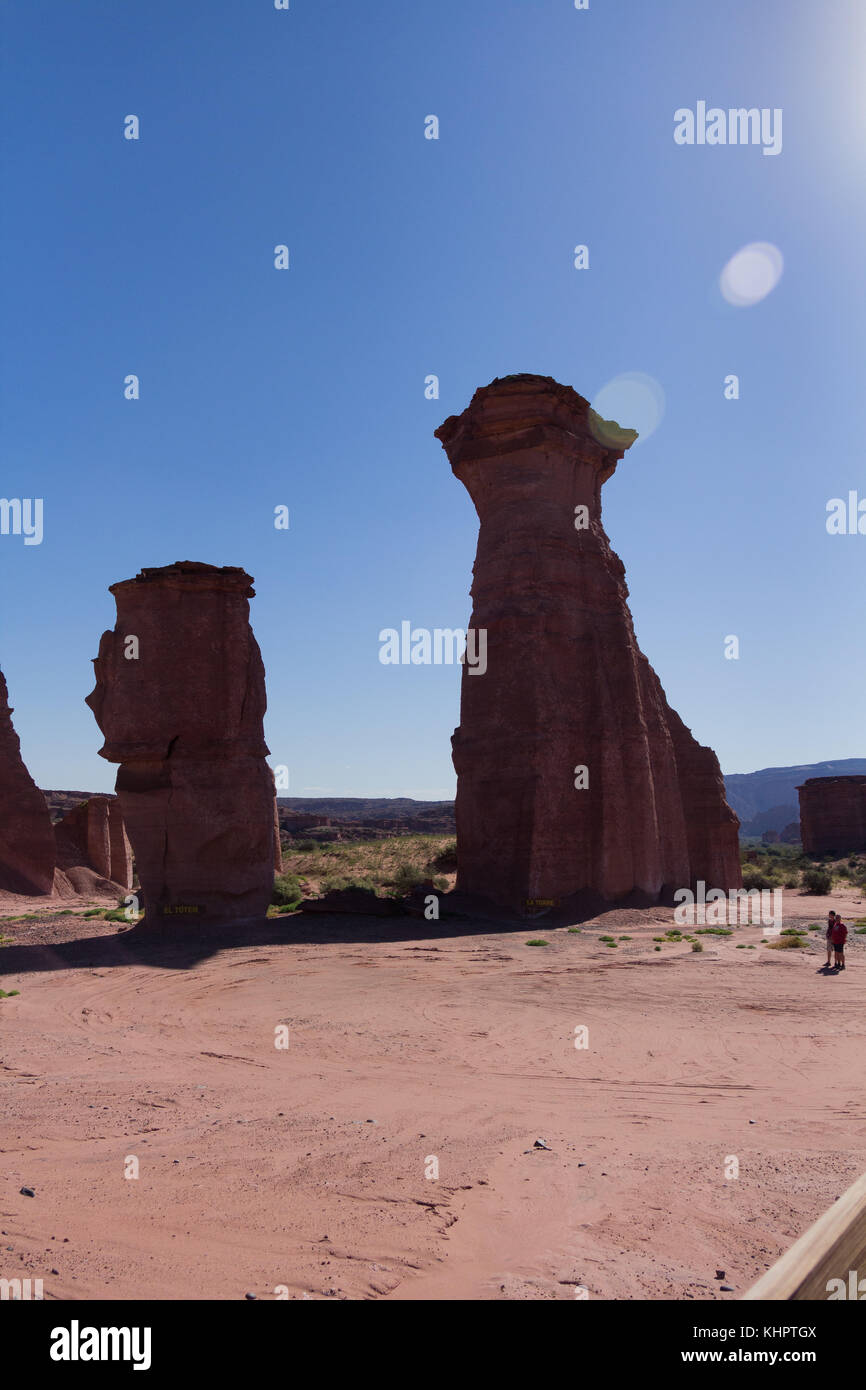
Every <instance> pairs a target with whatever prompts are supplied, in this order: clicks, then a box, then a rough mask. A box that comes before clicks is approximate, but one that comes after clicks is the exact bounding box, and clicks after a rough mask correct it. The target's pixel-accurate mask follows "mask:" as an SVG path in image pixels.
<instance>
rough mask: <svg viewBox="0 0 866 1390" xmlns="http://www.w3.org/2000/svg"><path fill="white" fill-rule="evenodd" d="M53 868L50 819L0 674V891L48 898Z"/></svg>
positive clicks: (52, 835) (51, 885) (52, 878)
mask: <svg viewBox="0 0 866 1390" xmlns="http://www.w3.org/2000/svg"><path fill="white" fill-rule="evenodd" d="M54 862H55V861H54V833H53V831H52V829H51V817H50V815H49V813H48V807H47V806H46V804H45V797H44V796H43V795H42V793H41V791H40V790H39V788H38V787H37V785H36V783H35V782H34V781H33V778H32V777H31V776H30V773H29V772H28V771H27V768H26V767H25V766H24V762H23V760H22V758H21V743H20V740H19V738H18V735H17V734H16V732H15V729H14V728H13V726H12V710H11V708H10V706H9V693H8V691H7V689H6V681H5V680H4V678H3V674H2V672H0V890H3V891H4V892H7V893H28V894H38V893H50V892H51V890H52V888H53V886H54Z"/></svg>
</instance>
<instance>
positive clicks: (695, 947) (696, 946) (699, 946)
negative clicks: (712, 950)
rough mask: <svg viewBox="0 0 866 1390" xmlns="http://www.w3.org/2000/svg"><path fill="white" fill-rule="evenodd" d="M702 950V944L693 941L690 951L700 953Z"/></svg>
mask: <svg viewBox="0 0 866 1390" xmlns="http://www.w3.org/2000/svg"><path fill="white" fill-rule="evenodd" d="M703 949H704V943H703V942H702V941H693V942H692V950H693V951H702V950H703Z"/></svg>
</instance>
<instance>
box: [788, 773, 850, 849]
mask: <svg viewBox="0 0 866 1390" xmlns="http://www.w3.org/2000/svg"><path fill="white" fill-rule="evenodd" d="M797 791H798V792H799V794H800V835H801V839H802V843H803V850H804V851H805V853H806V854H847V853H848V851H849V850H854V851H856V852H862V851H864V850H866V776H857V777H809V778H807V780H806V781H805V782H804V783H803V785H802V786H801V787H798V788H797Z"/></svg>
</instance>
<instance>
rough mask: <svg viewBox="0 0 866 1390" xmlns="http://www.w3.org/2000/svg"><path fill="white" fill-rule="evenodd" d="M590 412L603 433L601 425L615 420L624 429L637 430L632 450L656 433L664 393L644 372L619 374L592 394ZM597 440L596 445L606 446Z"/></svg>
mask: <svg viewBox="0 0 866 1390" xmlns="http://www.w3.org/2000/svg"><path fill="white" fill-rule="evenodd" d="M592 408H593V410H594V411H596V413H597V414H598V415H600V416H601V422H600V426H599V428H600V429H601V430H602V432H603V430H604V422H605V421H611V420H615V421H616V422H617V424H618V425H620V426H623V427H624V428H626V429H631V430H637V432H638V438H637V439H636V440H635V442H634V445H633V446H632V447H633V448H637V445H638V444H642V443H643V442H644V441H645V440H647V439H649V437H650V435H651V434H653V433H654V431H655V430H656V429H658V426H659V424H660V423H661V418H662V416H663V415H664V413H665V393H664V391H663V390H662V388H661V386H660V385H659V383H658V382H657V381H656V379H655V377H652V376H647V374H646V373H645V372H623V374H622V375H621V376H615V377H614V378H613V381H609V382H608V383H607V385H606V386H602V388H601V390H600V391H598V392H597V393H596V395H595V396H594V398H593V401H592ZM606 442H608V441H606V440H605V439H601V440H600V443H606Z"/></svg>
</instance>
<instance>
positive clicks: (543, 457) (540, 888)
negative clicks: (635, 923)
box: [436, 375, 741, 909]
mask: <svg viewBox="0 0 866 1390" xmlns="http://www.w3.org/2000/svg"><path fill="white" fill-rule="evenodd" d="M436 435H437V438H438V439H439V440H440V441H441V442H442V444H443V446H444V448H445V450H446V452H447V454H448V458H449V461H450V463H451V466H452V468H453V470H454V473H455V474H456V476H457V477H458V478H459V479H460V481H461V482H462V483H463V484H464V485H465V486H466V488H467V489H468V491H469V494H470V496H471V498H472V501H473V502H474V504H475V508H476V511H477V512H478V517H479V520H480V523H481V525H480V531H479V536H478V551H477V555H476V559H475V569H474V580H473V585H472V600H473V611H472V619H471V627H472V628H473V629H474V630H476V632H477V631H480V630H484V631H486V634H487V668H486V671H485V672H484V674H481V671H480V669H479V671H478V672H476V673H473V672H472V670H471V668H470V666H469V665H468V664H466V665H464V669H463V677H462V690H461V707H460V727H459V728H458V729H457V730H456V732H455V734H454V738H453V740H452V744H453V757H454V766H455V768H456V771H457V807H456V815H457V857H458V880H457V883H458V887H459V888H460V889H462V890H464V891H466V892H469V893H474V894H478V895H481V896H483V897H485V898H488V899H491V900H492V901H494V902H498V903H500V904H503V905H506V906H509V907H512V908H517V909H520V908H522V907H524V906H525V905H526V904H527V903H529V902H531V901H532V900H537V899H549V898H552V899H555V900H559V901H561V900H563V899H568V898H572V897H576V896H577V895H587V894H589V895H592V897H593V898H599V897H600V898H602V899H604V900H606V901H616V900H618V899H622V898H626V897H629V896H632V895H635V900H641V901H658V900H659V898H660V897H664V896H668V895H669V894H670V893H672V892H673V891H674V890H675V889H676V888H685V887H689V886H692V885H694V884H695V882H696V881H697V880H698V879H703V880H704V881H705V883H706V884H707V887H708V888H710V887H712V888H721V889H725V890H727V889H729V888H734V887H738V886H739V885H740V883H741V877H740V864H739V850H738V841H737V826H738V821H737V818H736V816H735V815H734V813H733V811H732V810H731V809H730V807H729V806H728V805H727V803H726V801H725V795H724V784H723V781H722V776H721V772H720V770H719V764H718V761H717V759H716V756H715V754H714V753H713V752H712V750H711V749H709V748H703V747H701V745H700V744H698V743H697V742H696V741H695V740H694V739H693V738H692V736H691V734H690V732H689V731H688V729H687V728H686V727H685V725H684V724H683V723H682V721H681V720H680V719H679V717H678V716H677V715H676V714H675V713H674V711H673V710H671V709H670V708H669V706H668V704H667V701H666V699H665V696H664V691H663V690H662V688H661V685H660V683H659V680H658V677H657V676H656V675H655V672H654V671H653V669H652V667H651V666H650V665H649V662H648V661H647V659H646V657H644V656H643V655H642V653H641V652H640V650H639V649H638V645H637V642H636V640H635V635H634V629H633V626H632V620H631V614H630V613H629V609H628V603H627V598H628V590H627V588H626V584H625V570H624V568H623V565H622V562H621V561H620V560H619V558H618V557H617V556H616V555H615V554H614V553H613V551H612V550H611V548H610V544H609V542H608V539H607V536H606V535H605V532H604V530H603V528H602V524H601V487H602V484H603V483H604V482H605V481H606V480H607V479H608V478H609V477H610V476H611V474H612V473H613V472H614V469H615V468H616V465H617V463H618V461H619V460H620V459H621V458H622V456H623V454H624V452H625V450H626V449H627V448H628V447H629V445H630V444H631V443H632V442H633V441H634V439H635V438H636V435H635V433H634V431H631V430H621V429H620V428H619V427H618V426H616V425H614V424H612V423H611V422H605V421H602V420H600V419H599V417H598V416H597V415H595V413H594V412H593V411H592V410H591V409H590V406H589V403H588V402H587V401H585V400H584V399H583V397H582V396H579V395H578V394H577V393H576V392H575V391H573V390H572V389H571V387H568V386H561V385H559V384H558V383H557V382H555V381H553V379H552V378H550V377H541V376H530V375H519V376H513V377H505V378H502V379H500V380H496V381H494V382H493V383H492V384H491V385H490V386H487V387H482V388H481V389H480V390H478V391H476V393H475V395H474V397H473V399H472V402H471V404H470V406H469V407H468V409H467V410H465V411H464V412H463V414H462V415H459V416H451V417H450V418H449V419H448V420H446V421H445V423H444V424H443V425H442V426H441V428H440V429H439V430H437V431H436ZM581 509H583V510H581ZM579 767H586V769H587V774H588V786H587V787H580V788H579V787H576V786H575V781H576V780H582V778H581V774H576V769H577V768H579Z"/></svg>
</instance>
